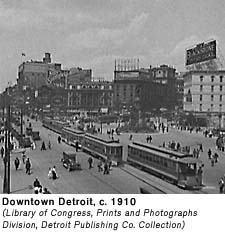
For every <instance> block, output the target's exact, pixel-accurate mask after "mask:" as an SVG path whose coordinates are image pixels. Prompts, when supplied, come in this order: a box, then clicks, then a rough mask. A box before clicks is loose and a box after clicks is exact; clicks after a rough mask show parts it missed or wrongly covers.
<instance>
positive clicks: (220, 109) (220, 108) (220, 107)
mask: <svg viewBox="0 0 225 232" xmlns="http://www.w3.org/2000/svg"><path fill="white" fill-rule="evenodd" d="M219 111H220V112H221V111H222V104H220V105H219Z"/></svg>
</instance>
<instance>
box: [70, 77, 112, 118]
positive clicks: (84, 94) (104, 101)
mask: <svg viewBox="0 0 225 232" xmlns="http://www.w3.org/2000/svg"><path fill="white" fill-rule="evenodd" d="M67 91H68V101H67V112H88V113H89V114H91V113H92V114H96V113H100V112H103V113H108V112H109V111H110V110H111V109H112V106H113V84H112V82H108V81H102V82H99V81H98V82H95V81H93V82H88V83H79V84H74V85H70V86H69V88H68V90H67Z"/></svg>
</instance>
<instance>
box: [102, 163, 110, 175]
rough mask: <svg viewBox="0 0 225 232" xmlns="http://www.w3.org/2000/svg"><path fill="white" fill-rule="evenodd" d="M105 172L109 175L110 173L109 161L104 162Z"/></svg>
mask: <svg viewBox="0 0 225 232" xmlns="http://www.w3.org/2000/svg"><path fill="white" fill-rule="evenodd" d="M103 174H104V175H105V174H106V175H107V174H109V165H108V163H107V162H105V164H104V172H103Z"/></svg>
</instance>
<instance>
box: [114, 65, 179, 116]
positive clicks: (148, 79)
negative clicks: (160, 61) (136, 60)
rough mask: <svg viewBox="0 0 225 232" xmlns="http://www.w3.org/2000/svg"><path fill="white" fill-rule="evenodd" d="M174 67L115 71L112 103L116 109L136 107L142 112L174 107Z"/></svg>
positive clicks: (175, 100) (163, 66) (164, 66)
mask: <svg viewBox="0 0 225 232" xmlns="http://www.w3.org/2000/svg"><path fill="white" fill-rule="evenodd" d="M175 80H176V78H175V69H174V68H171V67H169V66H166V65H162V66H160V67H156V68H151V67H150V68H149V69H139V70H128V71H114V106H115V110H116V111H121V110H122V109H126V110H127V111H130V109H132V108H135V109H136V110H140V111H142V112H152V111H160V109H161V108H164V109H168V110H173V109H174V108H175V105H176V102H177V99H176V81H175Z"/></svg>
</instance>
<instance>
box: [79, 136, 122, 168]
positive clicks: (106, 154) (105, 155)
mask: <svg viewBox="0 0 225 232" xmlns="http://www.w3.org/2000/svg"><path fill="white" fill-rule="evenodd" d="M82 148H83V151H85V152H87V153H90V154H91V155H93V156H96V157H98V158H99V157H100V158H102V159H104V160H109V161H112V162H113V164H115V165H117V166H119V165H121V164H122V163H123V162H122V151H123V146H122V145H121V144H120V143H119V140H111V139H107V138H100V137H98V136H94V135H91V134H85V136H84V139H83V144H82Z"/></svg>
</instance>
